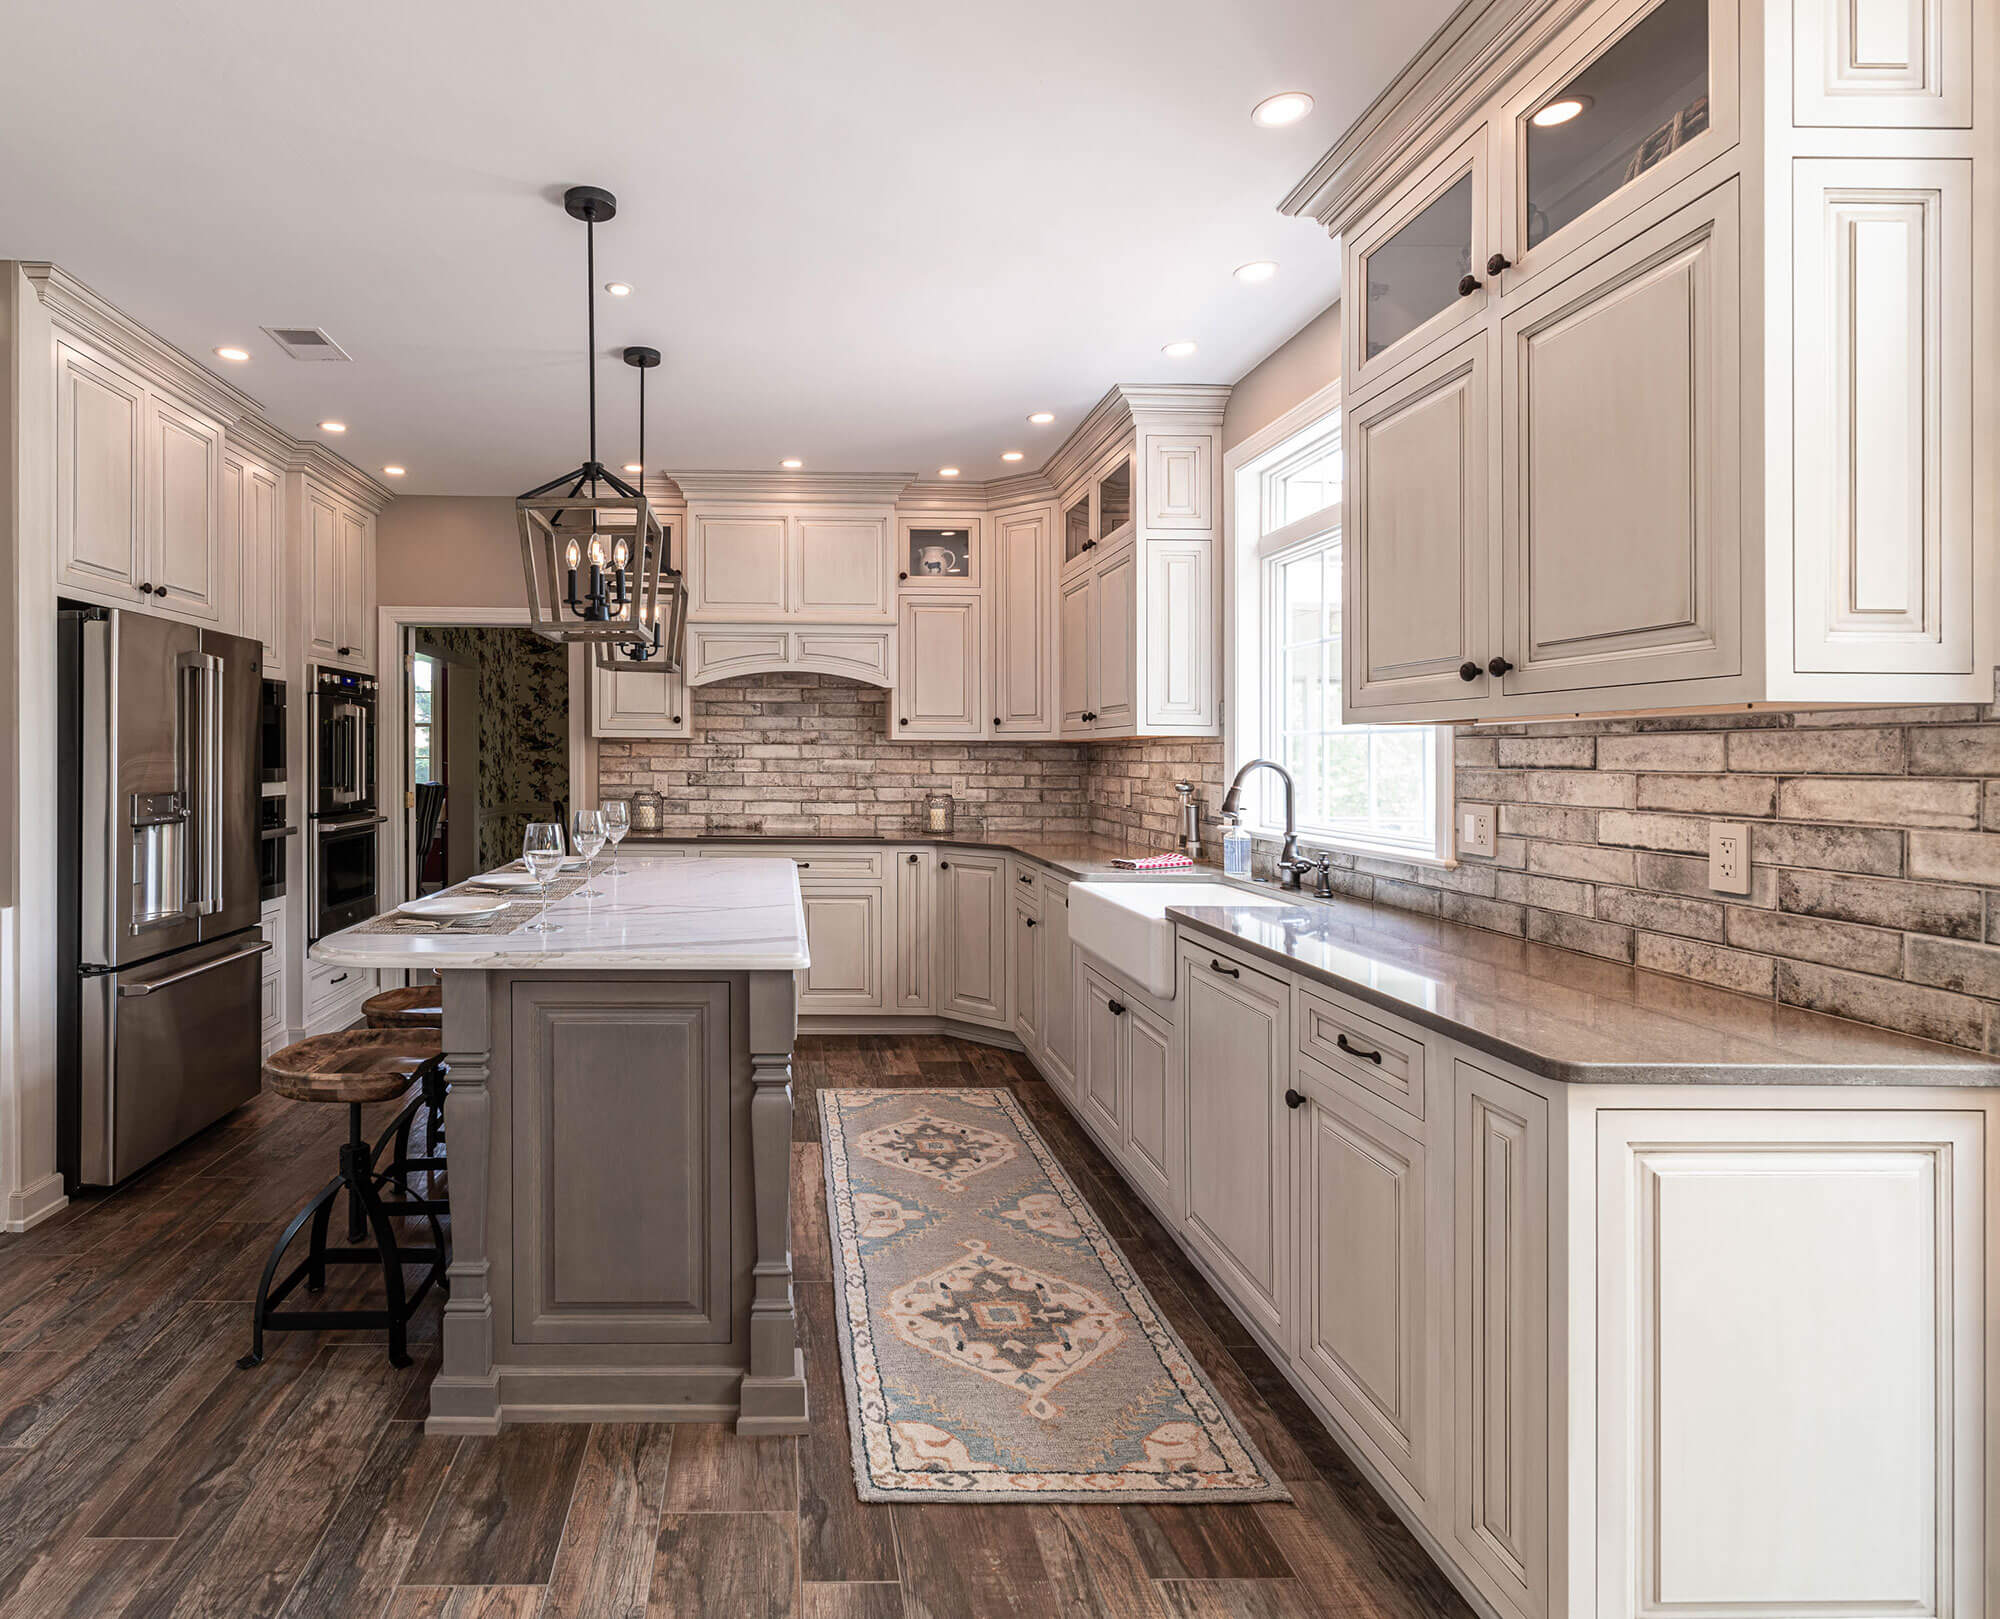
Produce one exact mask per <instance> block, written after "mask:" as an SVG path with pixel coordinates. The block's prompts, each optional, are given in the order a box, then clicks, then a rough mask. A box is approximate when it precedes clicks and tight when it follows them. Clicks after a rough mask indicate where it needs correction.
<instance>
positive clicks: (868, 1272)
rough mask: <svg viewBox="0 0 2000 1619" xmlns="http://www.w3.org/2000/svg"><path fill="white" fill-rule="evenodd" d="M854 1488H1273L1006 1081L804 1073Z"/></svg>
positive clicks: (1243, 1493)
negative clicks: (816, 1124) (814, 1103)
mask: <svg viewBox="0 0 2000 1619" xmlns="http://www.w3.org/2000/svg"><path fill="white" fill-rule="evenodd" d="M819 1102H820V1119H821V1124H820V1129H821V1132H822V1134H823V1136H824V1139H825V1144H826V1190H827V1211H828V1224H829V1226H830V1228H831V1234H832V1241H833V1260H834V1266H833V1268H834V1277H835V1281H836V1287H837V1302H838V1309H837V1315H838V1319H839V1325H840V1361H841V1370H842V1371H843V1372H844V1373H845V1375H846V1380H847V1415H848V1426H849V1429H850V1432H851V1434H852V1438H853V1444H854V1483H855V1489H856V1490H857V1491H858V1492H859V1494H860V1496H861V1499H862V1500H864V1501H961V1500H967V1499H981V1500H990V1499H994V1498H1005V1497H1015V1498H1019V1499H1023V1500H1030V1499H1032V1500H1037V1501H1181V1502H1198V1501H1286V1500H1290V1499H1291V1496H1290V1493H1289V1492H1288V1491H1287V1490H1286V1489H1285V1487H1284V1485H1283V1484H1282V1483H1280V1482H1279V1480H1278V1476H1277V1474H1276V1473H1275V1472H1273V1471H1272V1468H1271V1465H1270V1463H1268V1462H1267V1461H1265V1460H1264V1458H1263V1457H1262V1456H1261V1455H1259V1454H1258V1453H1257V1449H1256V1447H1255V1446H1253V1445H1252V1444H1251V1443H1250V1440H1249V1438H1248V1437H1247V1436H1246V1435H1245V1434H1244V1432H1243V1430H1242V1428H1241V1427H1240V1426H1239V1425H1238V1424H1237V1421H1236V1419H1235V1417H1234V1416H1232V1415H1231V1413H1230V1411H1229V1409H1228V1407H1227V1406H1225V1405H1224V1404H1223V1403H1222V1401H1221V1399H1220V1398H1219V1397H1218V1396H1217V1394H1216V1392H1215V1389H1214V1387H1213V1385H1211V1384H1210V1382H1209V1381H1208V1378H1207V1377H1206V1376H1205V1375H1204V1374H1203V1373H1202V1370H1201V1368H1200V1367H1199V1366H1197V1365H1196V1364H1195V1362H1194V1358H1193V1357H1192V1356H1191V1355H1189V1354H1188V1352H1187V1346H1186V1345H1184V1344H1183V1343H1182V1342H1181V1340H1180V1337H1179V1336H1178V1334H1176V1333H1175V1332H1174V1330H1173V1328H1171V1327H1170V1326H1168V1325H1167V1323H1166V1321H1165V1320H1164V1319H1163V1318H1162V1317H1161V1315H1160V1313H1159V1311H1158V1310H1157V1309H1156V1308H1154V1305H1153V1301H1152V1298H1151V1297H1150V1296H1149V1295H1148V1294H1147V1292H1146V1289H1145V1288H1144V1286H1142V1285H1141V1283H1140V1281H1139V1279H1138V1277H1136V1276H1135V1275H1133V1273H1132V1271H1131V1270H1130V1269H1129V1268H1128V1267H1127V1266H1126V1263H1125V1256H1124V1255H1123V1254H1121V1253H1120V1252H1119V1251H1118V1248H1117V1246H1116V1245H1115V1244H1114V1243H1113V1242H1112V1241H1111V1239H1110V1238H1109V1237H1108V1236H1106V1235H1105V1233H1104V1228H1103V1227H1102V1226H1100V1225H1099V1224H1098V1222H1097V1216H1096V1215H1095V1214H1093V1213H1092V1212H1091V1209H1090V1205H1089V1204H1087V1203H1086V1202H1084V1200H1083V1198H1082V1196H1081V1195H1079V1193H1078V1192H1077V1190H1076V1187H1075V1186H1074V1185H1073V1184H1072V1183H1071V1181H1070V1178H1069V1176H1068V1175H1066V1174H1065V1173H1064V1172H1063V1169H1062V1166H1061V1165H1060V1164H1059V1163H1057V1162H1056V1159H1055V1156H1054V1154H1052V1153H1051V1152H1050V1151H1049V1149H1048V1146H1047V1144H1046V1143H1045V1142H1043V1140H1042V1138H1041V1137H1040V1136H1039V1135H1037V1134H1036V1133H1035V1129H1034V1126H1033V1125H1031V1124H1030V1123H1029V1122H1028V1120H1027V1118H1026V1116H1025V1115H1024V1114H1023V1113H1022V1111H1021V1108H1020V1105H1019V1104H1018V1103H1017V1102H1016V1101H1015V1100H1014V1098H1013V1097H1012V1096H1011V1095H1010V1094H1009V1093H1008V1092H1006V1091H1004V1090H998V1089H995V1090H975V1089H958V1088H953V1089H935V1090H893V1091H892V1090H829V1091H821V1092H820V1093H819Z"/></svg>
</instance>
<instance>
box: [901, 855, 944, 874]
mask: <svg viewBox="0 0 2000 1619" xmlns="http://www.w3.org/2000/svg"><path fill="white" fill-rule="evenodd" d="M910 858H911V859H912V860H914V859H915V858H916V856H915V855H912V856H911V857H910ZM938 870H939V871H950V870H951V862H950V861H949V860H940V861H939V862H938Z"/></svg>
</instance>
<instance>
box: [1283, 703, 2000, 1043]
mask: <svg viewBox="0 0 2000 1619" xmlns="http://www.w3.org/2000/svg"><path fill="white" fill-rule="evenodd" d="M1455 752H1456V758H1457V771H1456V775H1457V799H1458V802H1459V804H1460V805H1465V804H1492V805H1494V806H1496V807H1497V811H1498V823H1499V839H1498V844H1497V852H1496V853H1495V855H1494V857H1493V858H1491V859H1482V858H1478V857H1475V856H1472V855H1461V856H1460V860H1459V864H1458V865H1457V866H1455V867H1443V868H1440V867H1433V866H1422V865H1417V864H1414V863H1410V862H1405V861H1396V860H1378V859H1371V858H1369V857H1367V856H1357V855H1336V856H1335V862H1336V864H1337V866H1338V867H1339V868H1340V869H1339V870H1338V871H1337V872H1336V874H1335V881H1336V884H1337V886H1338V887H1339V888H1340V890H1341V892H1343V893H1346V894H1349V895H1353V896H1355V897H1358V898H1363V899H1371V900H1375V901H1377V902H1379V903H1383V904H1388V905H1394V906H1398V907H1400V908H1403V909H1407V910H1416V911H1423V912H1425V913H1427V914H1430V915H1434V916H1439V917H1442V918H1444V919H1446V920H1448V921H1454V922H1464V923H1469V924H1471V925H1472V926H1474V927H1481V928H1489V929H1492V930H1494V931H1496V932H1500V933H1512V934H1517V935H1520V936H1522V937H1525V938H1528V939H1533V940H1536V941H1539V942H1541V943H1544V944H1553V945H1561V946H1563V947H1565V948H1567V949H1571V950H1582V951H1586V952H1588V953H1589V954H1591V955H1596V956H1605V957H1608V958H1610V959H1611V960H1614V961H1623V962H1630V963H1632V964H1634V965H1636V966H1639V967H1645V968H1650V969H1652V970H1654V971H1656V972H1665V973H1672V974H1675V975H1676V976H1678V977H1682V978H1692V979H1696V980H1699V981H1700V982H1702V983H1707V984H1716V985H1720V986H1721V987H1723V988H1725V989H1732V990H1739V991H1741V992H1743V993H1745V994H1749V995H1757V996H1762V997H1765V998H1767V999H1776V1000H1779V1001H1783V1002H1786V1003H1788V1004H1790V1005H1794V1006H1804V1007H1810V1008H1812V1009H1814V1010H1816V1011H1821V1012H1830V1013H1833V1014H1835V1015H1836V1016H1840V1017H1846V1018H1853V1019H1856V1020H1858V1021H1860V1022H1863V1023H1872V1024H1876V1025H1879V1026H1881V1027H1884V1028H1890V1029H1900V1030H1903V1031H1905V1032H1907V1033H1910V1034H1917V1035H1923V1036H1925V1037H1927V1038H1929V1039H1933V1040H1942V1041H1945V1042H1947V1043H1949V1044H1951V1045H1956V1046H1968V1047H1972V1048H1975V1049H1982V1050H1987V1051H1994V1052H2000V948H1997V947H1996V946H2000V710H1996V709H1989V708H1982V707H1977V706H1967V707H1959V708H1921V709H1849V710H1837V711H1825V712H1809V713H1787V714H1778V713H1740V714H1730V715H1719V714H1712V715H1682V716H1676V717H1671V718H1647V719H1628V720H1594V721H1574V722H1569V723H1564V724H1555V725H1537V726H1489V727H1480V728H1477V729H1471V728H1461V729H1460V731H1459V732H1458V735H1457V737H1456V739H1455ZM1718 820H1728V821H1743V822H1747V823H1748V824H1749V826H1750V892H1749V893H1748V894H1744V895H1735V894H1718V893H1715V892H1714V891H1712V890H1711V889H1710V888H1709V886H1708V854H1707V851H1708V843H1709V828H1710V824H1711V823H1712V822H1714V821H1718ZM1265 852H1266V853H1268V851H1265Z"/></svg>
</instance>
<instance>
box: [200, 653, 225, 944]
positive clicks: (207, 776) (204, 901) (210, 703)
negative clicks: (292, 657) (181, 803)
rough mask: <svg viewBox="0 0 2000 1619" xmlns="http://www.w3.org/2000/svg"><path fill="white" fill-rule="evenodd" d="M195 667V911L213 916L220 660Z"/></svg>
mask: <svg viewBox="0 0 2000 1619" xmlns="http://www.w3.org/2000/svg"><path fill="white" fill-rule="evenodd" d="M195 668H196V671H197V673H198V674H199V676H200V687H201V754H200V758H201V782H200V786H199V787H198V788H197V789H196V790H197V792H198V794H199V795H200V796H199V798H198V800H197V806H198V813H199V817H200V819H199V820H198V821H197V822H196V833H195V849H196V854H197V858H198V859H199V861H200V869H201V888H200V893H201V898H200V900H199V901H198V902H197V904H196V906H195V909H196V910H197V911H198V912H200V913H201V914H202V915H204V916H214V915H215V914H216V913H217V912H218V911H220V910H221V909H222V863H223V862H222V850H223V843H222V726H223V712H222V660H221V659H220V658H219V657H216V656H215V655H214V654H213V653H204V654H202V655H201V657H200V660H199V662H198V663H196V665H195Z"/></svg>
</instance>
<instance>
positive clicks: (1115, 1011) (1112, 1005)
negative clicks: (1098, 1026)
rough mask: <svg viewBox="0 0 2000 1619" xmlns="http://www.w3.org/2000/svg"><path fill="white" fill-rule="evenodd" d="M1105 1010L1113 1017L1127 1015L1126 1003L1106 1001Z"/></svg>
mask: <svg viewBox="0 0 2000 1619" xmlns="http://www.w3.org/2000/svg"><path fill="white" fill-rule="evenodd" d="M1104 1009H1105V1010H1106V1011H1107V1012H1109V1013H1110V1014H1111V1015H1112V1016H1113V1017H1123V1016H1124V1015H1125V1003H1124V1002H1123V1001H1106V1002H1105V1003H1104Z"/></svg>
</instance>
